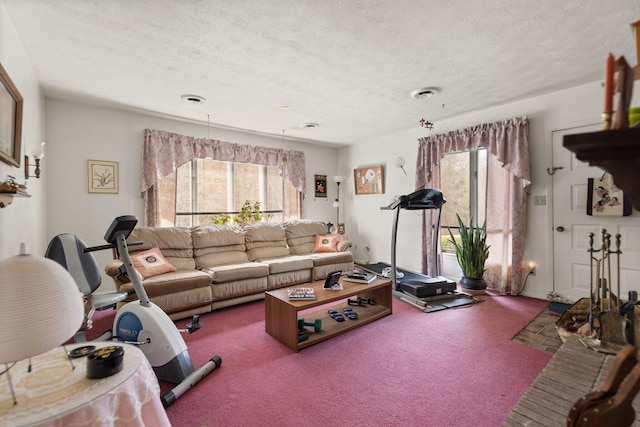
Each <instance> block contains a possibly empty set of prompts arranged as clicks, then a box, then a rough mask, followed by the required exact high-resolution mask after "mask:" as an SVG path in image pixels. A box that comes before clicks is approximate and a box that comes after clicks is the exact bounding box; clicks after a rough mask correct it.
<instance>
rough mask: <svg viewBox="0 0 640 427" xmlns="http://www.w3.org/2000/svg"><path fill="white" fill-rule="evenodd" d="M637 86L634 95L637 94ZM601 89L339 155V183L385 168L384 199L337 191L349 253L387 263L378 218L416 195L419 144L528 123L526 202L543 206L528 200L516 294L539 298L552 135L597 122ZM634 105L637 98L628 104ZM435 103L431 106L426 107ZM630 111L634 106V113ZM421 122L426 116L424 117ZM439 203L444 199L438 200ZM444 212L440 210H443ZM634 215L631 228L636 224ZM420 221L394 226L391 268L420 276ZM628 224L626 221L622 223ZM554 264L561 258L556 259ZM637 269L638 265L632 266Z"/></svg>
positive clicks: (562, 94) (545, 257)
mask: <svg viewBox="0 0 640 427" xmlns="http://www.w3.org/2000/svg"><path fill="white" fill-rule="evenodd" d="M638 86H639V85H636V93H638ZM602 100H603V89H602V87H601V84H600V82H594V83H591V84H587V85H583V86H579V87H576V88H572V89H568V90H563V91H559V92H555V93H551V94H547V95H544V96H539V97H535V98H530V99H526V100H522V101H518V102H514V103H510V104H506V105H500V106H496V107H494V108H489V109H486V110H483V111H478V112H473V113H469V114H465V115H461V116H457V117H453V118H450V119H446V120H441V121H436V123H435V128H434V129H433V130H432V131H427V130H426V129H423V128H420V126H419V124H418V119H419V118H416V126H415V128H413V129H411V130H407V131H405V132H400V133H396V134H393V135H384V136H380V137H379V138H376V139H373V140H370V141H362V142H360V143H358V144H355V145H352V146H349V147H346V148H341V149H340V172H341V173H343V174H346V175H349V174H350V173H351V176H352V170H353V169H354V168H356V167H361V166H364V165H372V164H373V165H375V164H383V165H385V179H386V182H385V193H384V194H383V195H358V196H355V195H354V188H353V185H354V184H353V178H351V179H350V180H348V181H347V182H346V183H345V185H344V190H343V198H344V199H345V200H346V201H347V203H348V205H347V206H346V207H345V209H344V214H345V217H344V218H345V222H346V228H347V230H348V232H349V237H350V239H351V241H352V242H353V243H354V246H355V248H356V249H355V256H356V258H358V259H366V257H367V254H366V253H365V252H364V247H365V246H369V247H370V248H371V253H370V259H371V261H372V262H376V261H385V262H390V260H391V227H392V224H393V213H392V212H391V211H384V210H380V207H381V206H383V205H387V204H388V203H389V202H390V200H391V199H392V198H393V196H394V195H402V194H408V193H410V192H412V191H414V190H415V163H416V157H417V152H418V141H417V140H418V138H421V137H423V136H428V135H431V134H440V133H446V132H449V131H452V130H456V129H462V128H466V127H469V126H473V125H476V124H480V123H490V122H495V121H499V120H503V119H508V118H510V117H514V116H528V117H529V123H530V126H529V143H530V147H529V148H530V158H531V176H532V184H531V194H532V195H546V196H547V205H546V206H533V198H532V197H530V198H529V207H528V220H529V221H528V240H527V245H526V248H525V259H526V261H527V262H529V261H533V262H535V263H536V264H537V274H536V275H535V276H529V278H528V281H527V285H526V287H525V289H524V292H523V294H525V295H529V296H533V297H537V298H546V295H547V293H548V292H549V291H551V290H552V286H553V261H554V259H553V257H554V254H553V248H552V246H553V234H552V227H553V224H552V219H553V218H552V214H553V207H552V205H551V196H552V194H551V177H550V176H549V175H548V174H547V172H546V169H547V167H550V166H551V165H552V163H551V161H552V159H551V156H552V140H551V137H552V131H554V130H559V129H565V128H570V127H575V126H582V125H587V124H590V123H594V122H597V121H599V120H600V117H601V108H602ZM634 100H635V101H636V103H635V104H637V102H638V96H635V97H634ZM433 102H437V100H433ZM635 104H634V105H635ZM425 119H428V116H427V117H425ZM398 156H403V157H404V158H405V159H406V165H405V170H406V171H407V173H408V176H405V175H404V173H403V172H402V170H401V169H399V168H397V167H395V159H396V158H397V157H398ZM445 198H446V194H445ZM445 209H446V204H445ZM639 218H640V215H639V214H638V213H637V212H634V220H635V221H638V222H640V219H639ZM420 219H421V213H420V212H419V211H414V212H411V211H401V213H400V220H399V222H398V239H397V263H398V265H399V266H401V267H403V268H406V269H409V270H414V271H420V268H421V249H420V247H421V240H420V233H421V225H420ZM627 221H628V220H627ZM556 259H559V260H561V259H562V255H561V254H556ZM638 262H640V260H638Z"/></svg>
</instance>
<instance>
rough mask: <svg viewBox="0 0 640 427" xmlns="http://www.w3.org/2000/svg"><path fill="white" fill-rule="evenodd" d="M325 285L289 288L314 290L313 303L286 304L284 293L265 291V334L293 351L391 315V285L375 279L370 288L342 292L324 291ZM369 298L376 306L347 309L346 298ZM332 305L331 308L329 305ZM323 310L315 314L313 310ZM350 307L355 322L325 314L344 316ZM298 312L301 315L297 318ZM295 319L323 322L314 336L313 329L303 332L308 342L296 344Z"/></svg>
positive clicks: (348, 288)
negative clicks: (336, 313) (338, 319)
mask: <svg viewBox="0 0 640 427" xmlns="http://www.w3.org/2000/svg"><path fill="white" fill-rule="evenodd" d="M323 285H324V282H323V281H320V282H313V283H310V284H309V283H307V284H301V285H298V286H292V287H313V288H314V289H315V291H316V295H317V296H318V299H316V300H313V301H289V299H288V298H287V289H277V290H274V291H268V292H266V294H265V330H266V332H267V333H268V334H269V335H271V336H272V337H274V338H275V339H277V340H278V341H280V342H281V343H282V344H284V345H285V346H287V347H288V348H290V349H291V350H293V351H296V352H297V351H299V350H301V349H303V348H306V347H309V346H311V345H314V344H317V343H319V342H322V341H325V340H328V339H330V338H332V337H335V336H337V335H341V334H343V333H345V332H348V331H350V330H352V329H355V328H358V327H360V326H362V325H365V324H367V323H371V322H373V321H374V320H377V319H380V318H381V317H384V316H388V315H389V314H392V292H391V281H390V280H388V279H376V281H374V282H373V283H371V284H369V285H361V284H356V283H347V282H344V283H343V286H344V290H341V291H326V290H324V289H323ZM357 296H360V297H362V298H371V300H372V301H373V302H374V303H375V304H363V305H361V306H359V305H349V304H348V303H347V301H346V299H347V298H352V299H355V297H357ZM332 302H335V303H336V304H334V305H329V304H331V303H332ZM318 306H322V308H319V309H318V310H312V309H313V308H314V307H318ZM345 307H350V308H352V309H354V310H355V311H356V312H357V313H358V318H357V319H355V320H350V319H348V318H347V317H346V316H345V321H344V322H337V321H336V320H334V319H333V318H331V316H329V313H328V310H329V309H334V310H336V311H338V313H341V314H343V309H344V308H345ZM301 311H304V313H302V314H300V312H301ZM298 317H304V319H305V321H306V322H309V323H313V322H314V321H315V320H316V319H320V320H321V321H322V330H320V331H318V332H315V331H314V328H313V326H307V327H305V329H304V333H305V335H307V336H309V339H307V340H305V341H302V342H298Z"/></svg>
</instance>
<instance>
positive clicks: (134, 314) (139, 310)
mask: <svg viewBox="0 0 640 427" xmlns="http://www.w3.org/2000/svg"><path fill="white" fill-rule="evenodd" d="M137 223H138V219H137V218H136V217H135V216H133V215H124V216H119V217H117V218H115V219H114V220H113V222H112V223H111V225H110V226H109V229H108V230H107V232H106V234H105V236H104V239H105V240H106V241H107V243H108V245H101V246H93V247H87V246H86V245H85V244H84V242H82V240H80V239H79V238H78V237H77V236H75V235H72V234H60V235H58V236H56V237H54V238H53V239H52V240H51V242H50V243H49V246H48V247H47V251H46V253H45V256H46V257H47V258H50V259H53V260H55V261H57V262H58V263H59V264H61V265H62V266H63V267H65V268H66V269H67V270H68V271H69V272H70V274H71V275H72V276H73V277H74V279H75V280H76V283H77V284H78V287H79V289H80V291H81V292H82V293H83V294H84V295H85V299H86V302H85V304H87V308H85V323H83V326H82V327H81V329H80V331H79V332H78V333H77V334H76V336H75V340H76V341H77V342H81V341H83V338H84V341H86V338H85V336H84V331H85V330H86V329H89V328H90V327H91V315H92V314H93V312H94V311H95V309H96V308H97V309H104V308H107V307H109V306H113V305H114V304H115V303H117V302H119V301H122V300H124V299H125V298H126V297H127V295H128V294H127V293H122V292H118V293H110V294H95V295H94V294H93V291H95V290H96V289H97V288H98V286H100V282H101V278H100V277H101V276H100V272H99V270H98V266H97V263H96V261H95V258H94V257H93V255H92V254H91V252H94V251H99V250H105V249H114V248H115V249H117V251H118V254H119V255H120V259H121V260H122V262H123V267H124V272H126V274H127V276H128V277H129V280H131V283H132V285H133V289H134V292H135V294H136V295H137V297H138V300H137V301H131V302H128V303H127V304H125V305H123V306H122V307H120V309H118V312H117V313H116V317H115V320H114V323H113V332H112V334H113V336H111V337H110V338H111V339H119V340H121V341H123V342H125V343H127V344H133V345H136V346H138V348H140V350H141V351H142V352H143V353H144V354H145V356H146V357H147V359H148V360H149V363H150V364H151V367H152V368H153V370H154V372H155V373H156V376H157V377H158V378H159V379H161V380H165V381H169V382H171V383H174V384H177V385H176V386H175V387H174V388H173V389H172V390H170V391H169V392H167V393H166V394H164V395H163V396H161V400H162V404H163V405H164V407H165V408H166V407H168V406H170V405H171V404H173V403H174V402H175V401H176V400H177V399H178V398H179V397H181V396H182V395H183V394H184V393H186V392H187V391H188V390H189V389H190V388H191V387H193V386H194V385H196V384H197V383H198V382H199V381H200V380H201V379H203V378H204V377H206V376H207V375H208V374H209V373H211V372H212V371H213V370H215V369H216V368H218V367H220V365H221V364H222V359H221V358H220V356H218V355H216V356H214V357H212V358H211V359H210V360H209V361H208V362H207V363H206V364H205V365H204V366H202V367H201V368H199V369H197V370H196V369H195V368H194V366H193V362H192V361H191V357H190V355H189V351H188V349H187V345H186V343H185V342H184V339H183V338H182V336H181V335H180V332H185V331H186V332H189V333H191V332H194V331H195V330H197V329H199V328H200V326H202V325H201V323H200V322H199V319H198V317H197V316H194V319H193V321H192V323H191V324H189V325H187V327H188V329H187V330H179V329H178V328H177V327H176V325H175V324H174V323H173V321H172V320H171V319H170V318H169V316H168V315H167V314H166V313H165V312H164V311H162V309H161V308H160V307H158V306H157V305H155V304H154V303H152V302H151V301H150V300H149V297H148V296H147V292H146V291H145V289H144V286H142V282H141V280H140V277H139V275H138V272H137V271H136V270H135V267H134V266H133V263H132V261H131V257H130V255H129V249H128V246H127V241H126V239H127V237H129V235H130V234H131V232H132V231H133V229H134V228H135V226H136V224H137ZM141 243H142V242H133V243H131V244H141ZM105 338H106V339H109V334H107V335H104V334H103V336H102V337H101V339H105Z"/></svg>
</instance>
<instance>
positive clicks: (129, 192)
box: [43, 99, 338, 290]
mask: <svg viewBox="0 0 640 427" xmlns="http://www.w3.org/2000/svg"><path fill="white" fill-rule="evenodd" d="M45 105H46V129H47V156H46V162H45V163H44V166H43V169H44V172H43V173H44V181H45V182H46V190H47V194H48V213H49V214H48V215H47V220H46V225H47V227H46V230H47V232H46V239H47V241H48V240H49V239H51V238H52V237H53V236H55V235H57V234H59V233H72V234H76V235H78V236H80V237H81V238H82V240H84V241H85V243H87V245H99V244H103V243H104V234H105V232H106V230H107V228H108V227H109V225H110V224H111V221H112V220H113V218H115V217H116V216H119V215H136V216H137V217H138V219H139V221H140V222H139V224H140V225H142V223H143V219H144V207H143V201H142V198H141V196H140V176H141V165H142V145H143V138H144V137H143V131H144V129H146V128H149V129H158V130H163V131H168V132H175V133H179V134H183V135H191V136H195V137H206V136H207V126H206V124H203V125H200V124H194V123H189V122H183V121H177V120H170V119H166V118H161V117H156V116H150V115H145V114H139V113H135V112H131V111H126V110H119V109H113V108H104V107H97V106H92V105H85V104H78V103H73V102H69V101H61V100H56V99H47V100H46V103H45ZM209 137H210V138H211V139H218V140H222V141H229V142H233V143H238V144H249V145H261V146H267V147H283V148H286V149H295V150H300V151H303V152H304V153H305V162H306V170H307V177H306V178H307V197H306V198H305V200H304V206H303V209H304V216H305V218H309V219H318V220H322V221H332V220H333V219H334V218H335V215H336V210H335V208H333V207H332V204H331V201H332V200H333V199H334V198H335V191H336V186H335V184H334V185H329V188H328V198H326V199H317V200H316V199H315V198H314V180H313V176H314V173H316V172H318V171H321V170H322V171H324V172H326V173H327V175H329V176H333V175H336V171H337V166H336V165H337V154H338V151H337V149H335V148H327V147H321V146H319V145H314V144H307V143H301V142H296V141H285V143H284V145H283V142H282V139H281V138H271V137H266V136H261V135H255V134H250V133H243V132H236V131H232V130H226V129H217V128H214V127H211V128H210V129H209ZM89 159H93V160H108V161H116V162H118V163H119V176H120V191H119V194H101V193H89V192H88V191H87V160H89ZM107 252H109V251H103V252H98V253H96V258H97V260H98V263H99V265H101V266H102V265H106V263H108V262H109V260H110V259H111V254H110V253H107ZM107 283H108V284H109V286H111V287H112V286H113V285H112V283H111V279H108V280H107V279H106V278H104V277H103V287H104V285H105V284H107ZM107 290H108V289H107Z"/></svg>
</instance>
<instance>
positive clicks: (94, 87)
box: [2, 0, 640, 145]
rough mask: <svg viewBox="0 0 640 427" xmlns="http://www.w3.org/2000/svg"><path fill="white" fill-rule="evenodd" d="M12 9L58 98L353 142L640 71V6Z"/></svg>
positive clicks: (140, 2) (377, 0) (18, 2)
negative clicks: (609, 59)
mask: <svg viewBox="0 0 640 427" xmlns="http://www.w3.org/2000/svg"><path fill="white" fill-rule="evenodd" d="M2 1H3V2H4V4H5V7H6V9H7V11H8V13H9V16H10V18H11V20H12V21H13V23H14V25H15V28H16V30H17V32H18V35H19V36H20V38H21V40H22V43H23V44H24V48H25V49H26V52H27V55H28V57H29V59H30V61H31V63H32V64H33V68H34V69H35V72H36V74H37V76H38V79H39V80H40V81H41V83H42V86H43V88H44V91H45V94H46V95H47V96H52V97H56V98H63V99H72V100H80V101H85V102H92V103H99V104H105V105H111V106H118V107H125V108H130V109H134V110H141V111H149V112H154V113H160V114H166V115H169V116H174V117H179V118H186V119H192V120H197V121H200V122H203V123H207V120H210V122H211V123H212V125H221V126H225V127H231V128H238V129H245V130H249V131H254V132H260V133H266V134H272V135H282V132H283V130H284V132H285V134H286V135H287V136H288V137H293V138H299V139H302V140H308V141H316V142H322V143H330V144H338V145H343V144H351V143H355V142H360V141H366V140H367V139H368V138H370V137H374V136H377V135H381V134H388V133H392V132H398V131H402V130H406V129H410V128H412V127H417V126H419V120H420V119H421V118H425V119H427V120H430V121H432V122H434V123H435V124H436V129H435V130H434V132H437V123H438V120H440V119H443V118H446V117H450V116H453V115H457V114H460V113H463V112H468V111H473V110H478V109H483V108H486V107H488V106H491V105H496V104H500V103H505V102H509V101H513V100H517V99H523V98H527V97H531V96H535V95H539V94H543V93H548V92H552V91H556V90H559V89H562V88H567V87H571V86H576V85H579V84H583V83H587V82H593V81H597V80H601V79H602V74H603V70H604V64H605V58H606V55H607V53H608V52H609V51H612V52H613V53H614V54H615V55H616V56H619V55H625V57H626V58H627V60H628V62H629V63H630V64H631V65H635V64H636V61H637V58H636V54H635V43H634V36H633V33H632V30H631V26H630V24H631V23H632V22H634V21H636V20H638V19H640V1H638V0H608V1H596V0H593V1H591V0H589V1H587V0H561V1H559V0H520V1H513V0H483V1H469V0H448V1H436V0H422V1H419V0H413V1H411V0H393V1H391V0H362V1H355V0H354V1H349V0H342V1H338V0H324V1H311V0H288V1H287V0H262V1H261V0H254V1H248V0H136V1H131V0H2ZM9 72H11V71H10V70H9ZM425 86H434V87H438V88H439V89H440V93H439V94H438V95H437V96H436V97H432V98H428V99H421V100H416V99H413V98H411V97H410V93H411V92H412V91H414V90H416V89H419V88H422V87H425ZM183 94H197V95H201V96H203V97H205V98H206V99H207V100H208V102H207V103H206V104H205V105H198V106H193V105H188V104H186V103H185V102H183V101H181V99H180V97H181V95H183ZM281 104H287V105H289V106H290V108H289V109H286V110H284V109H281V108H280V105H281ZM208 117H209V118H208ZM309 122H314V123H318V124H319V125H320V126H319V127H318V128H314V129H309V128H305V127H304V126H303V124H304V123H309Z"/></svg>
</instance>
